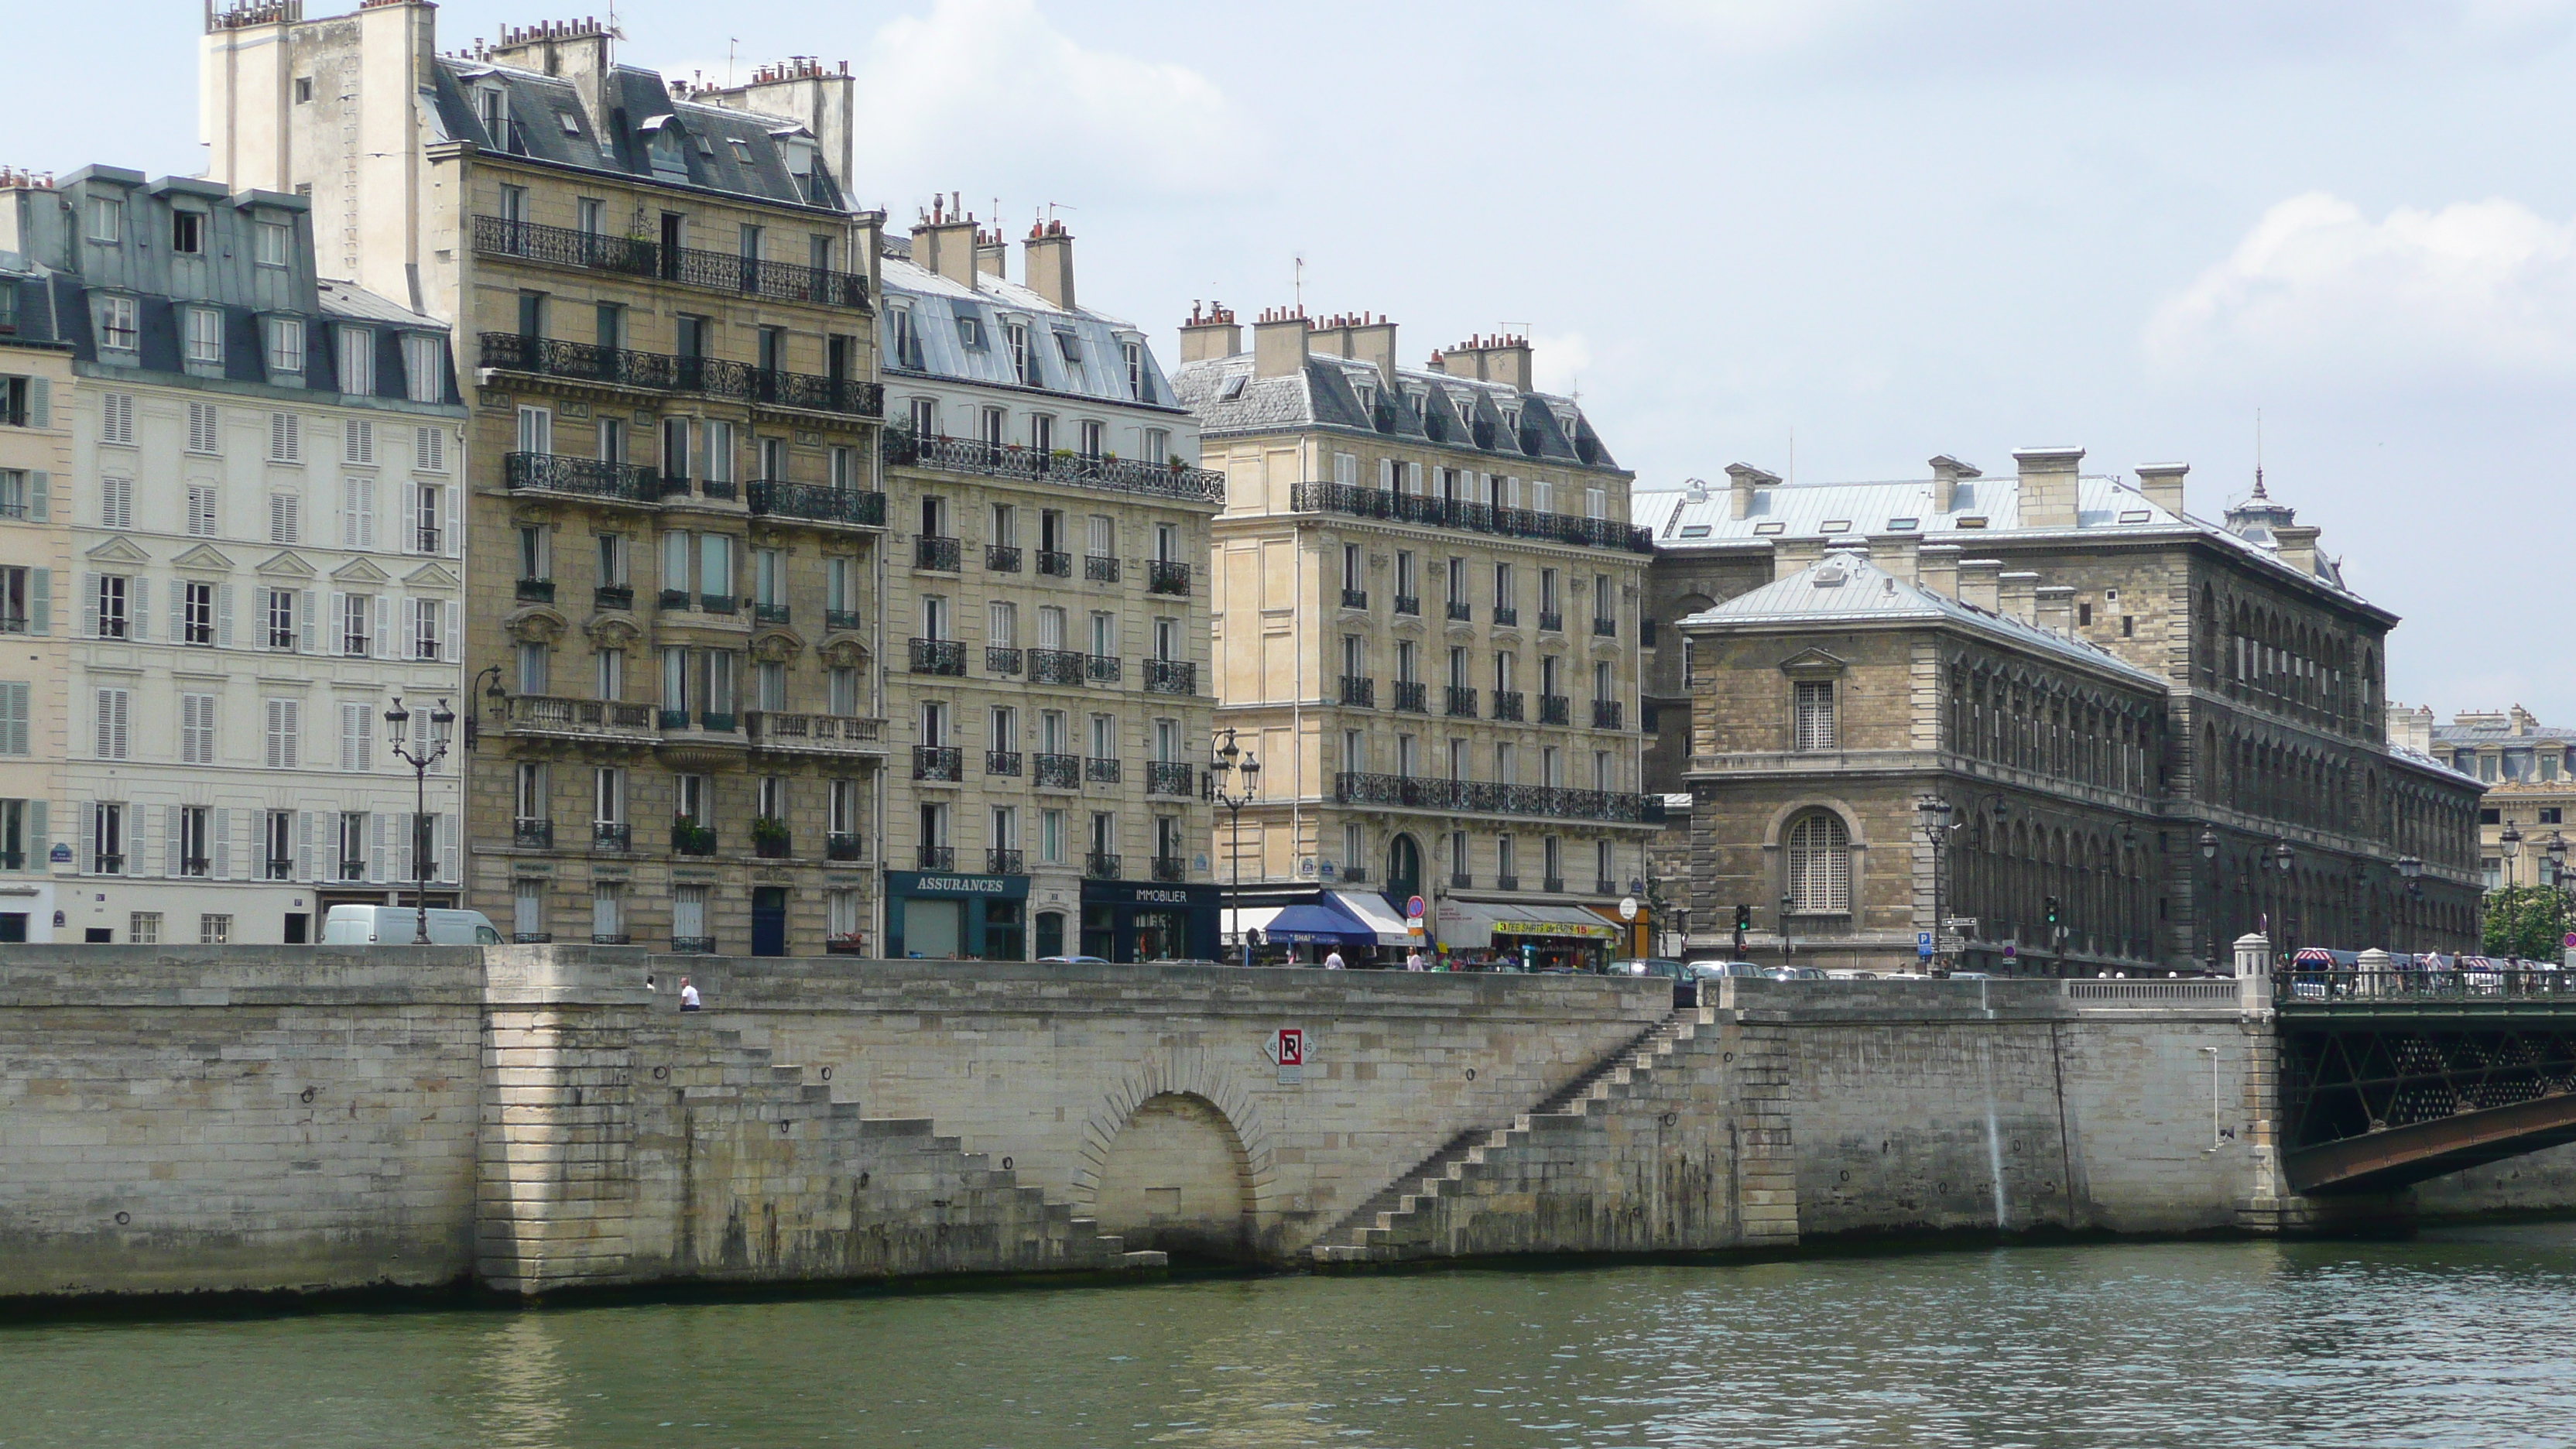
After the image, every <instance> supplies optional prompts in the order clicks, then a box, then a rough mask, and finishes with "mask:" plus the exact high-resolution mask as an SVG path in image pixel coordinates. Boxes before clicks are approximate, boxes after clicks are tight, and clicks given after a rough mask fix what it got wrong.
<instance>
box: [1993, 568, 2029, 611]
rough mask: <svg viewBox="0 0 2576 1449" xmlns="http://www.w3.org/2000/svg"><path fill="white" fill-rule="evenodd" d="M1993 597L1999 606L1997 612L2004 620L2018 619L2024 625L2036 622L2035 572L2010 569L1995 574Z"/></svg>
mask: <svg viewBox="0 0 2576 1449" xmlns="http://www.w3.org/2000/svg"><path fill="white" fill-rule="evenodd" d="M1995 596H1996V598H1997V600H1998V601H1999V604H2000V608H1999V609H1998V611H1997V612H1999V613H2001V614H2002V615H2003V616H2004V617H2005V618H2007V619H2019V620H2021V621H2022V622H2023V623H2025V624H2035V623H2037V622H2038V618H2037V615H2038V612H2039V575H2038V573H2036V572H2035V571H2033V570H2030V569H2011V570H2007V571H2005V572H2003V573H1999V574H1997V575H1996V576H1995Z"/></svg>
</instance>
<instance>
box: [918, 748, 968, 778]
mask: <svg viewBox="0 0 2576 1449" xmlns="http://www.w3.org/2000/svg"><path fill="white" fill-rule="evenodd" d="M964 775H965V762H964V760H963V758H962V756H961V752H960V751H959V750H958V748H957V746H955V745H914V746H913V747H912V778H914V779H916V780H932V781H939V782H944V783H946V784H951V785H953V784H956V783H957V782H958V780H960V779H961V778H963V777H964Z"/></svg>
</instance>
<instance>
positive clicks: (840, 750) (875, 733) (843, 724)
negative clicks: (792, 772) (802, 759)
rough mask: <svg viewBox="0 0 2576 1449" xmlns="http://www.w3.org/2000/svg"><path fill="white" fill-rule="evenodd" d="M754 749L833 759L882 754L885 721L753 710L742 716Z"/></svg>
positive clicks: (839, 715)
mask: <svg viewBox="0 0 2576 1449" xmlns="http://www.w3.org/2000/svg"><path fill="white" fill-rule="evenodd" d="M742 723H743V729H744V732H745V733H746V734H747V735H748V736H749V737H750V739H751V747H752V748H753V749H755V750H762V751H766V752H768V753H771V754H782V755H823V756H828V757H835V758H843V759H847V758H853V757H859V756H871V755H882V754H884V753H885V721H884V720H881V719H874V718H868V717H863V716H859V715H846V714H787V713H784V712H781V711H778V710H767V709H756V710H753V711H752V712H751V713H749V714H746V715H744V716H743V717H742Z"/></svg>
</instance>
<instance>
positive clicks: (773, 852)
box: [751, 830, 795, 860]
mask: <svg viewBox="0 0 2576 1449" xmlns="http://www.w3.org/2000/svg"><path fill="white" fill-rule="evenodd" d="M794 850H795V837H794V836H793V835H791V834H789V833H788V832H786V831H783V830H781V831H777V832H775V833H772V834H768V835H762V834H760V833H758V832H756V831H755V832H754V833H753V834H752V837H751V853H752V854H753V855H755V856H758V857H759V858H761V859H762V860H785V859H787V858H788V856H789V855H790V854H791V853H792V852H793V851H794Z"/></svg>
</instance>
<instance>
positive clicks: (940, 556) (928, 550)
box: [912, 533, 965, 574]
mask: <svg viewBox="0 0 2576 1449" xmlns="http://www.w3.org/2000/svg"><path fill="white" fill-rule="evenodd" d="M912 566H913V567H914V568H917V569H937V570H938V571H940V572H941V573H951V574H953V573H955V572H957V571H958V570H959V569H960V568H963V567H964V566H965V548H964V546H963V545H961V544H960V543H958V541H957V540H956V539H953V538H948V537H944V536H942V535H940V534H936V533H925V534H921V535H919V536H918V537H916V538H914V539H913V541H912Z"/></svg>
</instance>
